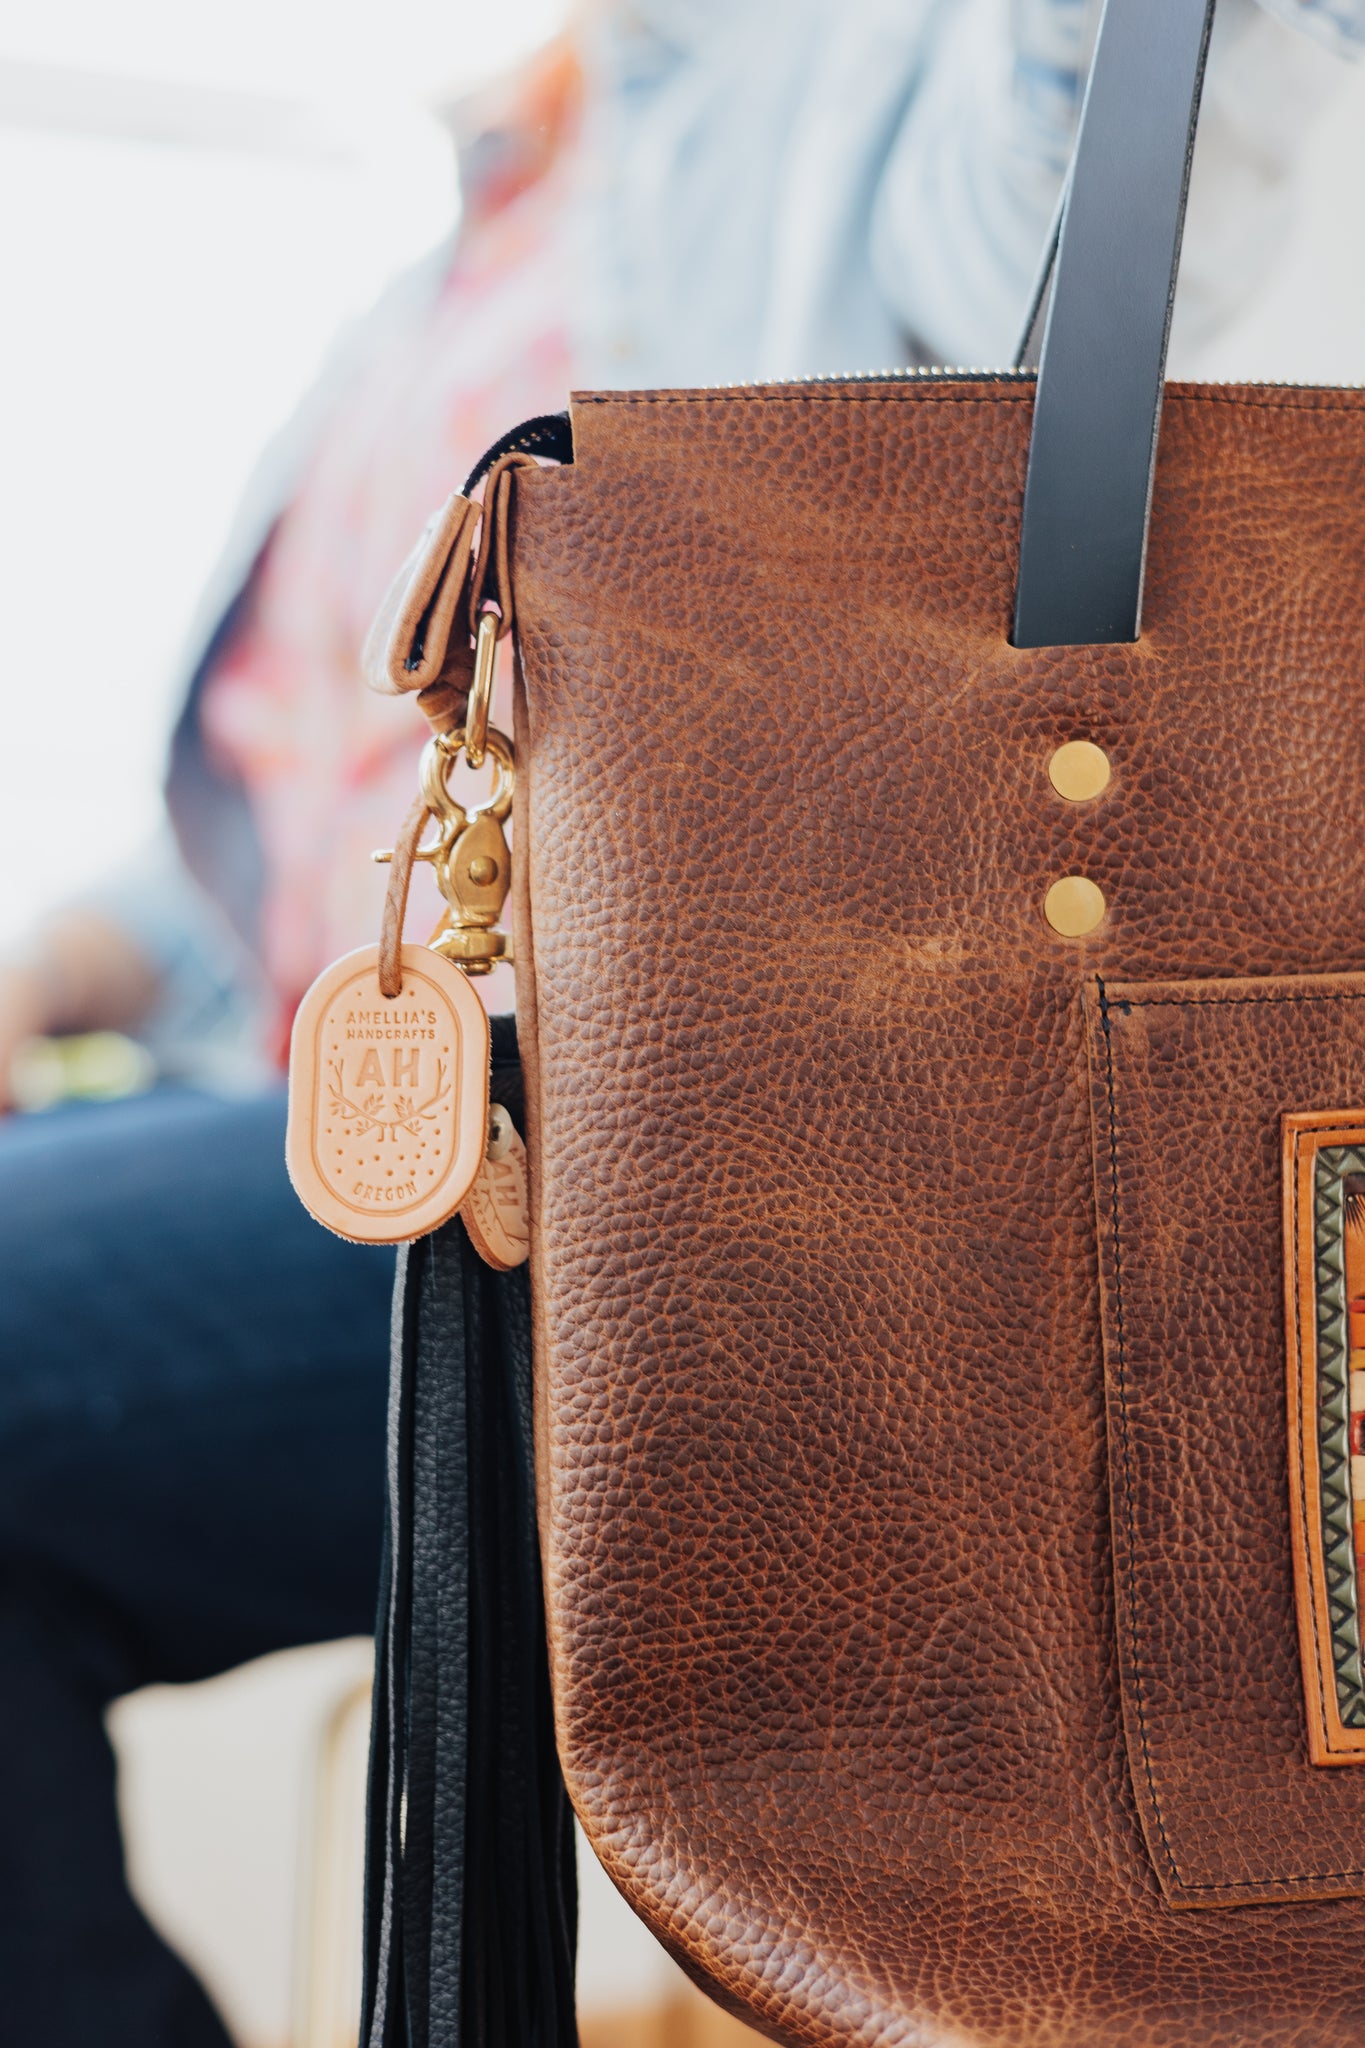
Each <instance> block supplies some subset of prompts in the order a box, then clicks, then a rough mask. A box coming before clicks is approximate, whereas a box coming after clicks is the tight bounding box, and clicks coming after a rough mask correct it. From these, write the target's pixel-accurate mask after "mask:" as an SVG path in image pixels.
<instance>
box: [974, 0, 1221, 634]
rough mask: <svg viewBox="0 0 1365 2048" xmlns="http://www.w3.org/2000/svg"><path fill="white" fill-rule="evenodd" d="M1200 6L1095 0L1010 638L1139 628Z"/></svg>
mask: <svg viewBox="0 0 1365 2048" xmlns="http://www.w3.org/2000/svg"><path fill="white" fill-rule="evenodd" d="M1213 7H1214V0H1108V5H1107V6H1106V8H1105V13H1104V20H1103V22H1102V24H1101V28H1100V37H1099V42H1098V44H1097V46H1096V50H1095V61H1094V65H1093V67H1092V70H1091V75H1090V84H1089V87H1088V89H1087V92H1086V97H1085V106H1084V108H1083V110H1082V114H1081V125H1080V132H1079V135H1078V137H1077V142H1076V153H1075V159H1074V162H1073V166H1072V173H1071V178H1070V182H1069V186H1068V191H1067V198H1066V203H1065V208H1064V211H1063V215H1062V221H1061V232H1060V238H1059V242H1058V248H1057V257H1056V265H1055V271H1054V274H1053V284H1052V299H1051V304H1050V306H1049V308H1048V313H1047V324H1046V328H1045V331H1044V337H1043V347H1042V358H1041V362H1040V365H1039V371H1038V392H1037V398H1036V401H1035V405H1034V415H1033V437H1032V442H1031V445H1030V449H1029V466H1028V480H1027V483H1026V486H1025V491H1024V513H1023V523H1022V529H1021V534H1020V547H1019V583H1018V590H1017V596H1016V604H1015V620H1014V642H1015V645H1016V646H1018V647H1074V646H1088V645H1095V644H1103V643H1115V642H1122V641H1132V640H1136V639H1137V637H1138V633H1139V631H1140V629H1141V623H1142V588H1143V579H1144V575H1145V570H1146V560H1147V530H1148V522H1149V519H1150V516H1151V502H1152V482H1153V477H1154V473H1155V465H1156V448H1157V435H1158V430H1159V427H1160V421H1161V402H1162V397H1163V393H1164V386H1165V375H1166V352H1167V347H1168V344H1169V340H1170V327H1171V308H1172V303H1173V300H1174V293H1175V279H1176V273H1177V269H1178V266H1179V261H1180V241H1181V234H1182V231H1183V227H1184V218H1185V202H1186V198H1187V195H1188V192H1189V178H1190V162H1191V158H1192V155H1193V151H1194V136H1195V128H1196V125H1197V122H1198V118H1199V99H1200V93H1201V91H1202V87H1203V78H1204V69H1205V64H1206V61H1207V56H1208V42H1209V34H1210V31H1211V28H1212V25H1213ZM1045 289H1046V277H1044V285H1043V290H1044V291H1045ZM1041 296H1042V294H1041V293H1040V298H1041Z"/></svg>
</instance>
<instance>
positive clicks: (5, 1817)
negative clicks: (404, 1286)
mask: <svg viewBox="0 0 1365 2048" xmlns="http://www.w3.org/2000/svg"><path fill="white" fill-rule="evenodd" d="M283 1158H284V1103H283V1097H282V1096H280V1095H271V1096H270V1097H268V1098H265V1099H258V1100H253V1101H248V1102H240V1103H228V1102H222V1101H218V1100H215V1099H211V1098H209V1097H206V1096H200V1095H195V1094H190V1093H164V1094H156V1095H152V1096H147V1097H144V1098H142V1099H141V1100H138V1101H133V1102H128V1103H120V1104H114V1105H110V1106H108V1107H98V1108H93V1107H92V1108H82V1109H79V1110H70V1111H59V1112H55V1113H52V1114H50V1115H48V1116H45V1117H35V1118H31V1119H18V1120H11V1121H9V1122H6V1123H4V1124H0V2039H2V2040H4V2041H5V2042H11V2041H12V2042H14V2043H15V2044H16V2048H18V2044H22V2048H92V2044H95V2043H99V2044H100V2048H125V2044H126V2048H134V2044H136V2048H226V2042H227V2035H226V2034H225V2032H224V2030H223V2027H222V2024H221V2022H220V2020H219V2019H218V2017H217V2015H216V2014H215V2012H214V2011H213V2010H212V2008H211V2006H210V2004H209V2002H208V1999H207V1998H206V1997H205V1995H204V1993H203V1991H202V1990H201V1988H200V1987H199V1985H198V1984H197V1982H196V1981H195V1980H194V1978H193V1977H192V1976H191V1975H190V1973H189V1972H188V1970H186V1969H185V1967H184V1966H183V1964H181V1963H180V1962H179V1961H178V1960H177V1959H176V1958H175V1957H174V1956H172V1955H171V1953H170V1952H169V1950H168V1949H167V1948H166V1947H165V1946H164V1945H163V1943H162V1942H161V1941H160V1940H159V1939H158V1937H157V1936H156V1935H155V1934H154V1933H153V1931H152V1929H151V1928H150V1927H149V1925H148V1924H147V1922H146V1921H145V1920H144V1919H143V1917H142V1915H141V1913H140V1912H139V1911H138V1909H137V1907H136V1906H135V1905H134V1903H133V1901H132V1899H131V1897H130V1896H129V1893H128V1889H127V1886H126V1883H125V1881H124V1874H123V1855H122V1846H121V1843H120V1839H119V1832H118V1824H117V1819H116V1815H115V1807H114V1764H113V1758H112V1755H111V1752H110V1749H109V1745H108V1741H107V1739H106V1737H105V1733H104V1726H103V1720H102V1715H103V1710H104V1708H105V1706H106V1705H107V1704H108V1702H109V1701H110V1700H112V1699H114V1698H116V1697H117V1696H118V1695H119V1694H120V1693H125V1692H128V1691H131V1690H132V1689H133V1688H134V1687H137V1686H140V1685H146V1684H149V1683H151V1682H153V1681H161V1680H187V1679H198V1678H205V1677H207V1676H209V1674H211V1673H213V1672H217V1671H222V1670H225V1669H226V1668H228V1667H229V1666H231V1665H233V1664H237V1663H240V1662H242V1661H243V1660H244V1659H246V1658H248V1657H255V1656H259V1655H261V1654H262V1653H263V1652H265V1651H268V1650H275V1649H280V1648H282V1647H284V1646H286V1645H289V1644H295V1643H303V1642H310V1641H320V1640H323V1639H325V1638H328V1637H333V1636H341V1635H349V1634H355V1633H360V1632H363V1633H368V1632H369V1630H370V1629H371V1627H372V1626H373V1619H374V1600H375V1589H376V1583H377V1575H378V1556H379V1544H380V1527H381V1515H382V1505H383V1479H384V1427H385V1424H384V1416H385V1400H386V1382H387V1354H388V1320H389V1298H390V1293H391V1290H392V1283H393V1256H392V1254H391V1253H388V1252H383V1251H378V1250H368V1249H362V1248H360V1247H357V1246H354V1245H347V1244H343V1243H342V1242H341V1241H340V1239H338V1238H334V1237H331V1236H330V1235H329V1234H328V1233H327V1232H326V1231H324V1230H322V1229H321V1228H320V1227H319V1226H318V1225H317V1224H315V1223H314V1222H313V1221H312V1219H311V1218H310V1217H309V1216H307V1215H306V1214H305V1213H304V1211H303V1209H302V1208H301V1207H300V1205H299V1202H298V1200H297V1198H296V1197H295V1195H294V1193H293V1191H292V1189H291V1188H290V1186H289V1183H288V1180H287V1178H286V1176H285V1171H284V1164H283Z"/></svg>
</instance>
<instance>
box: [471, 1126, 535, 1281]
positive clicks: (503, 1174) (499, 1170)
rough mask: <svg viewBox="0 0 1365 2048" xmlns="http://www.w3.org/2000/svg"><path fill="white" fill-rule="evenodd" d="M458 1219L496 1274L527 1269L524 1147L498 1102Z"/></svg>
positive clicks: (528, 1208) (528, 1240) (528, 1213)
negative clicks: (479, 1162) (476, 1173)
mask: <svg viewBox="0 0 1365 2048" xmlns="http://www.w3.org/2000/svg"><path fill="white" fill-rule="evenodd" d="M460 1215H461V1216H462V1217H463V1219H464V1227H465V1229H466V1230H467V1231H468V1232H469V1240H470V1243H471V1244H472V1245H473V1247H474V1249H475V1251H476V1252H477V1253H478V1255H479V1257H480V1258H481V1259H482V1260H483V1261H484V1264H485V1265H488V1266H491V1267H492V1268H493V1270H494V1271H495V1272H497V1273H510V1272H511V1271H512V1269H513V1267H514V1266H522V1265H525V1263H526V1260H527V1258H528V1257H529V1256H530V1251H531V1203H530V1183H529V1179H528V1176H527V1171H526V1147H525V1145H524V1144H523V1143H522V1141H521V1133H520V1132H519V1131H518V1129H517V1127H516V1125H515V1124H514V1123H513V1122H512V1119H511V1117H510V1116H509V1115H508V1114H507V1111H506V1110H505V1109H504V1108H503V1106H502V1104H501V1103H500V1102H495V1103H494V1104H493V1105H492V1107H491V1108H490V1110H489V1112H488V1149H487V1151H486V1152H485V1154H484V1161H483V1165H482V1166H481V1167H480V1168H479V1172H478V1177H477V1179H476V1180H475V1182H474V1185H473V1187H472V1188H471V1189H470V1190H469V1193H468V1195H467V1196H466V1198H465V1201H464V1205H463V1207H462V1208H461V1210H460Z"/></svg>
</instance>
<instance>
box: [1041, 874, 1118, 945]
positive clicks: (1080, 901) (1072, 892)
mask: <svg viewBox="0 0 1365 2048" xmlns="http://www.w3.org/2000/svg"><path fill="white" fill-rule="evenodd" d="M1106 907H1107V906H1106V904H1105V901H1104V891H1103V889H1101V888H1099V887H1098V886H1097V884H1096V883H1094V882H1092V881H1090V880H1089V878H1088V877H1087V876H1085V875H1063V877H1062V879H1061V881H1060V882H1054V883H1053V885H1052V887H1051V888H1050V889H1049V890H1048V892H1047V895H1046V896H1045V897H1044V899H1043V915H1044V917H1046V919H1047V921H1048V923H1049V924H1050V925H1051V926H1052V929H1053V931H1054V932H1060V934H1061V936H1062V937H1063V938H1064V939H1083V938H1084V937H1085V935H1086V933H1087V932H1093V931H1094V929H1095V927H1096V925H1097V924H1099V923H1100V922H1101V920H1102V919H1103V917H1104V913H1105V909H1106Z"/></svg>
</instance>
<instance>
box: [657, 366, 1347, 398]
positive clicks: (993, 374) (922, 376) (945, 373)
mask: <svg viewBox="0 0 1365 2048" xmlns="http://www.w3.org/2000/svg"><path fill="white" fill-rule="evenodd" d="M1036 374H1037V373H1036V372H1035V371H1034V370H1025V369H1021V368H1020V367H1019V365H1018V364H1017V363H1015V364H1011V365H1009V366H1007V367H1004V368H1001V369H996V370H986V369H979V368H965V367H958V366H951V367H950V366H948V365H946V364H939V363H902V364H900V365H899V366H898V367H896V368H893V369H888V370H850V371H847V372H844V373H839V372H837V371H832V370H822V371H818V372H816V373H815V374H813V375H811V376H806V377H746V378H745V379H744V380H743V382H742V383H738V384H702V385H700V386H699V387H698V388H699V389H700V390H702V391H761V390H771V389H772V388H773V386H774V385H776V386H777V387H779V388H781V386H783V385H787V386H789V387H790V388H791V389H793V390H799V389H800V388H801V387H802V386H803V385H806V384H914V383H933V382H934V381H935V380H936V379H941V380H942V381H944V382H948V381H956V382H958V383H975V384H998V383H1006V382H1010V381H1015V382H1018V381H1020V380H1022V379H1025V378H1027V379H1032V378H1033V377H1034V376H1035V375H1036ZM1194 381H1195V382H1196V383H1199V384H1207V385H1208V386H1209V387H1210V388H1211V389H1212V390H1215V391H1224V390H1236V389H1241V388H1244V387H1249V388H1251V389H1255V390H1261V391H1365V382H1359V383H1354V384H1312V383H1310V384H1303V383H1298V382H1296V381H1295V380H1294V379H1293V378H1292V377H1198V378H1196V379H1194Z"/></svg>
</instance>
